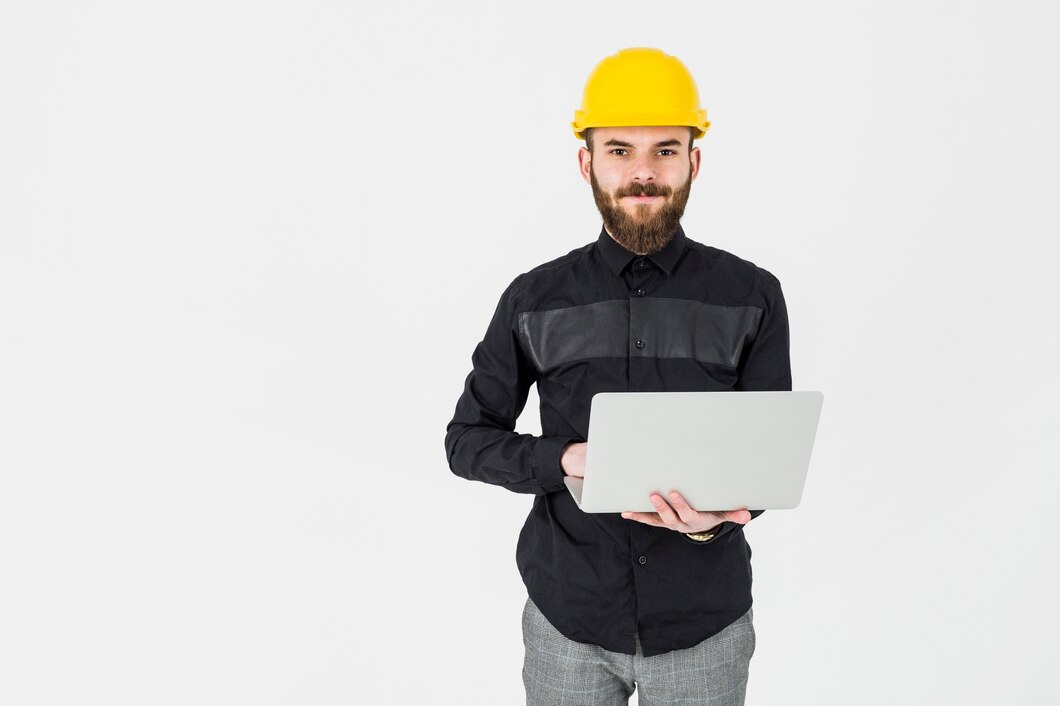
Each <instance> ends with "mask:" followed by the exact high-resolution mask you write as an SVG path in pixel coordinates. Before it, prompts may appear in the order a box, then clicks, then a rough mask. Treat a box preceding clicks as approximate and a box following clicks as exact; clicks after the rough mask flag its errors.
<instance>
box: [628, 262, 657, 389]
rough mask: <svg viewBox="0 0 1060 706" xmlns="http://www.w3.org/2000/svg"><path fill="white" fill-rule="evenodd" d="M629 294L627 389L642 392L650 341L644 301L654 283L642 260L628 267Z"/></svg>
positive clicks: (653, 272) (645, 379) (650, 268)
mask: <svg viewBox="0 0 1060 706" xmlns="http://www.w3.org/2000/svg"><path fill="white" fill-rule="evenodd" d="M630 273H631V276H630V279H629V280H628V281H629V284H630V292H629V389H630V391H639V390H644V389H645V385H646V383H647V382H648V380H649V377H648V372H649V371H648V365H649V359H650V358H651V355H652V350H653V347H652V346H653V343H654V342H653V341H651V340H650V337H649V336H648V330H649V328H648V321H647V311H646V307H645V306H644V300H645V299H646V298H647V297H648V295H649V293H650V292H651V289H652V283H653V281H654V279H655V270H654V266H653V265H652V264H651V263H650V262H649V261H648V259H647V258H645V257H638V258H636V259H635V260H633V263H632V264H631V265H630Z"/></svg>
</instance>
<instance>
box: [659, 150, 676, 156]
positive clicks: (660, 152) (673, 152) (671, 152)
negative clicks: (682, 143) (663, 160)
mask: <svg viewBox="0 0 1060 706" xmlns="http://www.w3.org/2000/svg"><path fill="white" fill-rule="evenodd" d="M664 152H669V153H670V154H663V153H664ZM659 154H661V155H663V156H664V157H669V156H670V155H672V154H677V152H675V151H674V150H659Z"/></svg>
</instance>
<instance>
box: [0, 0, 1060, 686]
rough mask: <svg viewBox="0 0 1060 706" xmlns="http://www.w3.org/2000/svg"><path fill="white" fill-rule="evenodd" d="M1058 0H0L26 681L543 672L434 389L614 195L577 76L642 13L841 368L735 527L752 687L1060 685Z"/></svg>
mask: <svg viewBox="0 0 1060 706" xmlns="http://www.w3.org/2000/svg"><path fill="white" fill-rule="evenodd" d="M384 5H385V7H384ZM1058 14H1060V13H1058V11H1057V9H1056V5H1055V4H1053V3H1049V2H1044V1H1043V2H1030V1H1024V2H1012V1H1009V2H1001V1H997V2H969V1H965V2H957V1H956V0H954V1H953V2H927V1H925V0H917V1H911V2H872V3H870V2H864V1H862V2H851V1H849V0H845V1H835V2H797V3H795V2H769V3H764V2H758V3H751V2H743V3H736V2H716V1H707V2H705V1H703V0H699V1H697V2H670V3H666V4H665V5H651V4H649V3H644V2H639V3H622V2H614V1H608V2H584V3H578V4H575V5H569V4H568V5H565V6H563V7H562V8H561V7H560V6H559V5H555V6H553V5H547V6H544V7H538V6H532V5H525V6H522V7H519V8H514V7H511V6H508V5H507V4H505V3H485V2H483V3H480V4H471V3H461V2H450V3H427V2H424V3H419V4H410V3H403V4H402V3H393V4H384V3H375V4H373V5H367V6H366V5H360V4H355V3H352V2H347V3H340V2H306V1H300V2H282V3H281V2H245V3H234V2H216V1H211V2H181V3H175V2H174V3H160V2H159V3H139V2H127V3H102V2H98V3H97V2H77V3H73V2H72V3H65V4H59V3H36V2H3V3H2V4H0V103H2V104H0V108H2V110H0V199H2V200H0V472H2V475H0V574H2V576H0V579H2V580H0V701H2V702H3V703H5V704H13V705H19V706H21V705H31V704H62V705H64V706H65V705H67V704H83V703H93V704H95V703H99V704H109V705H118V704H136V705H140V704H153V705H163V704H192V703H195V704H226V705H227V704H256V705H262V706H264V705H271V704H350V703H359V704H411V703H443V702H444V703H461V704H489V705H495V704H515V703H520V702H521V701H522V698H523V692H522V683H521V679H520V669H521V660H522V642H521V635H520V631H519V614H520V610H521V608H522V605H523V601H524V598H525V595H526V594H525V592H524V590H523V586H522V583H521V580H520V578H519V576H518V573H517V571H516V567H515V559H514V556H515V542H516V537H517V534H518V531H519V528H520V527H521V525H522V522H523V519H524V517H525V515H526V513H527V511H528V509H529V507H530V502H531V499H530V496H525V495H516V494H514V493H510V492H508V491H505V490H502V489H501V488H497V487H493V486H488V485H485V484H481V483H471V482H468V481H465V480H462V479H459V478H457V477H456V476H454V475H453V474H452V473H451V472H450V470H449V468H448V466H447V463H446V460H445V453H444V449H443V444H442V441H443V438H444V432H445V425H446V423H447V422H448V421H449V419H450V418H451V416H452V414H453V409H454V405H455V403H456V399H457V397H458V395H459V393H460V391H461V389H462V386H463V381H464V377H465V375H466V374H467V372H468V371H469V370H470V356H471V352H472V350H473V348H474V346H475V344H476V343H477V342H478V341H479V340H480V339H481V337H482V334H483V332H484V331H485V328H486V324H487V323H488V321H489V317H490V316H491V314H492V312H493V309H494V306H495V305H496V301H497V297H498V296H499V295H500V293H501V291H502V290H503V289H504V287H505V286H506V285H507V284H508V283H509V282H510V281H511V280H512V278H514V277H515V276H516V275H517V274H519V273H520V272H524V271H526V270H528V269H530V268H532V267H534V266H536V265H537V264H540V263H541V262H544V261H546V260H551V259H553V258H555V257H558V256H559V255H562V254H564V253H566V252H568V251H569V250H572V249H574V248H576V247H580V246H582V245H584V244H586V243H588V242H589V241H591V240H593V239H594V238H595V237H596V235H597V233H598V232H599V216H598V214H597V212H596V210H595V207H594V205H593V201H592V198H591V194H590V191H589V187H588V186H586V185H585V184H584V182H582V180H581V179H580V177H579V176H578V174H577V171H576V159H575V153H576V150H577V147H578V146H579V143H578V142H576V141H575V140H574V138H573V136H572V134H571V132H570V129H569V123H570V120H571V118H572V113H573V110H574V109H575V107H576V106H577V104H578V102H579V100H580V97H581V90H582V86H583V84H584V81H585V79H586V77H587V76H588V74H589V72H590V71H591V69H592V67H593V66H594V65H595V64H596V62H597V61H599V60H600V59H601V58H603V57H604V56H606V55H608V54H611V53H613V52H615V51H617V50H618V49H619V48H622V47H626V46H657V47H660V48H663V49H664V50H665V51H667V52H669V53H672V54H675V55H676V56H678V57H680V58H681V59H682V60H683V61H684V62H685V64H686V65H687V66H688V67H689V68H690V69H691V70H692V72H693V73H694V74H695V76H696V79H697V82H698V84H699V88H700V93H701V97H702V100H703V103H704V105H705V107H706V108H707V110H708V113H709V117H710V119H711V121H712V123H713V125H712V127H711V130H710V132H709V133H708V135H707V137H706V138H705V139H704V140H703V141H702V142H701V143H700V144H701V147H702V150H703V170H702V173H701V175H700V178H699V179H698V180H697V182H696V184H695V186H694V188H693V191H692V197H691V200H690V201H689V205H688V210H687V211H686V217H685V219H684V225H685V229H686V232H687V233H688V234H689V236H690V237H691V238H693V239H694V240H698V241H699V242H703V243H707V244H710V245H714V246H716V247H720V248H723V249H726V250H729V251H731V252H734V253H736V254H737V255H739V256H741V257H743V258H745V259H748V260H751V261H753V262H755V263H757V264H759V265H761V266H763V267H765V268H767V269H769V270H770V271H772V272H773V273H775V274H776V275H777V276H778V277H779V278H780V280H781V282H782V283H783V286H784V291H785V295H786V298H787V302H788V307H789V310H790V317H791V354H792V365H793V370H794V384H795V389H802V390H822V391H824V392H825V395H826V398H825V407H824V413H823V417H822V422H821V429H820V433H819V436H818V441H817V446H816V447H815V451H814V459H813V464H812V466H811V470H810V476H809V480H808V484H807V487H806V492H805V496H804V500H803V504H802V505H801V506H800V507H799V508H798V509H797V510H794V511H785V512H781V511H775V512H771V513H767V514H766V515H764V516H763V517H762V518H761V519H759V520H756V521H755V522H754V523H753V525H752V526H750V527H749V528H748V529H747V536H748V539H749V541H750V543H751V545H752V547H753V549H754V559H753V565H754V571H755V622H756V629H757V633H758V647H757V651H756V654H755V656H754V659H753V660H752V663H751V679H750V683H749V686H748V697H747V703H748V704H751V705H759V704H812V705H819V704H863V705H871V704H894V703H903V704H961V705H964V704H994V703H1019V704H1047V703H1057V702H1058V700H1060V687H1058V686H1057V680H1056V678H1055V662H1056V660H1057V658H1058V657H1060V654H1058V649H1057V642H1056V637H1055V634H1056V632H1057V630H1058V629H1060V608H1058V603H1057V600H1056V597H1055V596H1056V593H1057V591H1058V590H1060V579H1058V576H1057V558H1056V554H1057V539H1058V531H1057V529H1056V522H1055V521H1054V519H1053V517H1052V516H1051V515H1050V512H1052V510H1053V508H1054V507H1055V502H1056V498H1057V495H1058V491H1060V482H1058V480H1057V470H1058V468H1060V452H1058V448H1057V423H1058V421H1060V419H1058V417H1060V415H1058V412H1057V395H1058V393H1060V375H1058V373H1057V368H1056V363H1055V360H1056V357H1057V355H1058V354H1060V350H1058V345H1057V324H1058V316H1057V304H1058V297H1057V293H1056V291H1057V290H1056V278H1057V263H1056V258H1057V255H1058V253H1060V248H1058V247H1057V242H1056V241H1057V237H1058V235H1060V228H1058V226H1060V222H1058V221H1060V218H1058V215H1057V210H1056V206H1055V199H1056V195H1057V186H1058V179H1057V164H1058V158H1060V154H1058V152H1060V150H1058V138H1057V130H1058V127H1057V126H1058V124H1060V100H1058V97H1057V91H1056V71H1055V69H1056V66H1057V65H1058V64H1060V51H1058V50H1057V49H1056V44H1055V39H1056V31H1057V19H1058ZM536 401H537V400H536V397H535V396H534V395H533V394H532V395H531V400H530V402H529V404H528V406H527V410H526V413H525V414H524V416H523V418H522V419H521V420H520V427H519V429H520V431H526V432H531V433H540V427H539V422H538V415H537V410H536Z"/></svg>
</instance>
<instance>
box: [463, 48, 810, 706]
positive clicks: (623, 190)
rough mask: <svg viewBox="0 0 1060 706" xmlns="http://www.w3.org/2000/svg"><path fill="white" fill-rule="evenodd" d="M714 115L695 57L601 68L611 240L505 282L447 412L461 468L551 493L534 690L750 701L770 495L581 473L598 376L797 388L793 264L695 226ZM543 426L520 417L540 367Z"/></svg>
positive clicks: (617, 382)
mask: <svg viewBox="0 0 1060 706" xmlns="http://www.w3.org/2000/svg"><path fill="white" fill-rule="evenodd" d="M709 125H710V123H709V122H708V121H707V119H706V112H705V111H704V110H702V109H701V108H700V107H699V96H698V91H697V89H696V86H695V83H694V81H693V79H692V76H691V75H690V74H689V73H688V71H687V69H686V68H685V67H684V65H683V64H682V63H681V62H680V61H679V60H678V59H676V58H675V57H672V56H668V55H666V54H664V53H663V52H661V51H659V50H655V49H639V48H638V49H626V50H623V51H620V52H618V53H617V54H615V55H613V56H610V57H607V58H605V59H604V60H603V61H602V62H600V64H599V65H598V66H597V67H596V69H595V70H594V72H593V74H592V75H591V76H590V78H589V80H588V82H587V84H586V87H585V92H584V95H583V100H582V108H581V110H578V111H576V112H575V120H574V123H573V127H574V133H575V136H576V137H578V138H579V139H584V140H585V142H586V146H585V147H583V148H581V149H579V152H578V163H579V167H580V169H581V174H582V177H584V179H585V180H586V181H587V182H588V183H589V184H590V186H591V187H592V192H593V196H594V198H595V200H596V205H597V207H598V208H599V210H600V214H601V216H602V217H603V229H602V230H601V232H600V234H599V237H598V238H597V239H596V241H595V242H592V243H590V244H588V245H585V246H584V247H581V248H578V249H576V250H572V251H571V252H569V253H568V254H566V255H564V256H563V257H560V258H558V259H556V260H553V261H551V262H548V263H545V264H543V265H541V266H539V267H536V268H534V269H533V270H530V271H529V272H527V273H524V274H522V275H519V276H518V277H516V278H515V280H514V281H513V282H512V283H511V284H510V285H509V286H508V288H507V289H506V290H505V291H504V293H503V294H502V295H501V298H500V302H499V304H498V306H497V309H496V311H495V313H494V316H493V319H492V321H491V322H490V324H489V327H488V329H487V331H486V335H485V337H484V339H483V340H482V342H481V343H479V345H478V346H477V347H476V349H475V351H474V353H473V355H472V364H473V369H472V371H471V373H470V374H469V375H468V377H467V379H466V381H465V385H464V391H463V394H462V395H461V397H460V399H459V401H458V402H457V405H456V413H455V416H454V417H453V420H452V421H451V422H450V423H449V425H448V427H447V433H446V438H445V448H446V454H447V457H448V460H449V465H450V468H451V469H452V471H453V472H454V473H456V474H457V475H460V476H463V477H466V478H469V479H473V480H480V481H484V482H487V483H493V484H496V485H501V486H504V487H506V488H508V489H509V490H512V491H515V492H521V493H533V494H534V495H535V496H536V497H535V498H534V504H533V508H532V509H531V511H530V514H529V516H528V517H527V519H526V523H525V524H524V526H523V529H522V533H521V534H520V537H519V544H518V548H517V552H516V559H517V564H518V567H519V571H520V573H521V575H522V577H523V581H524V583H525V584H526V588H527V592H528V594H529V596H528V599H527V602H526V606H525V608H524V612H523V638H524V644H525V646H526V653H525V661H524V667H523V681H524V685H525V687H526V693H527V703H528V704H541V705H546V704H547V705H548V706H558V705H560V704H591V705H592V706H599V705H601V704H625V703H627V702H628V697H629V696H630V694H631V693H632V692H633V690H634V687H636V688H638V689H639V692H638V693H639V699H640V703H641V704H643V705H644V706H647V705H648V704H663V703H665V704H692V703H695V704H742V703H743V702H744V695H745V690H746V682H747V675H748V665H749V662H750V659H751V655H752V654H753V652H754V645H755V634H754V627H753V624H752V611H751V602H752V600H751V565H750V558H751V550H750V548H749V546H748V544H747V541H746V539H745V538H744V532H743V525H744V524H746V523H747V522H748V521H750V520H751V519H752V517H757V516H758V515H759V514H761V511H751V512H749V511H747V510H735V511H734V510H729V511H726V510H721V509H719V510H713V511H699V510H698V509H693V508H691V507H689V505H688V504H687V503H686V502H685V501H684V500H683V499H682V498H681V496H680V494H679V493H677V492H674V493H667V497H665V498H664V497H661V496H659V495H653V496H652V498H651V499H652V502H653V503H654V507H655V508H656V509H657V512H654V513H640V512H631V513H621V514H588V513H584V512H582V511H581V510H580V509H578V507H577V505H576V504H575V503H574V500H573V498H572V497H571V495H570V493H569V492H568V491H567V489H566V487H565V486H564V483H563V477H564V475H565V474H566V475H573V476H581V475H582V473H583V469H584V465H585V453H586V448H587V444H586V442H585V439H586V436H587V430H588V424H589V403H590V399H591V398H592V396H593V395H594V394H595V393H597V392H612V391H679V390H790V389H791V371H790V362H789V356H788V321H787V311H786V308H785V304H784V297H783V294H782V293H781V288H780V284H779V282H778V281H777V279H776V278H775V277H774V276H773V275H772V274H770V273H769V272H767V271H766V270H764V269H762V268H760V267H757V266H755V265H754V264H752V263H750V262H747V261H744V260H741V259H739V258H737V257H736V256H734V255H731V254H729V253H727V252H724V251H722V250H718V249H716V248H712V247H708V246H706V245H702V244H700V243H698V242H696V241H694V240H692V239H690V238H688V237H686V235H685V233H684V230H683V229H682V228H681V225H680V219H681V216H682V214H683V212H684V207H685V202H686V200H687V199H688V196H689V193H690V189H691V185H692V182H693V181H694V180H695V178H696V176H697V174H698V173H699V167H700V158H701V155H700V151H699V148H698V147H695V146H694V144H693V142H694V140H695V139H698V138H701V137H703V136H704V134H705V132H706V130H707V128H708V127H709ZM535 383H536V384H537V387H538V393H539V397H540V400H541V428H542V435H541V436H540V437H535V436H532V435H529V434H518V433H516V432H515V431H514V429H515V422H516V419H517V418H518V416H519V414H520V413H521V411H522V409H523V407H524V405H525V404H526V398H527V394H528V390H529V387H530V385H532V384H535Z"/></svg>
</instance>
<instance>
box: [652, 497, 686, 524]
mask: <svg viewBox="0 0 1060 706" xmlns="http://www.w3.org/2000/svg"><path fill="white" fill-rule="evenodd" d="M651 504H652V505H654V506H655V511H656V512H658V513H659V519H661V520H662V521H663V522H665V523H666V526H667V527H670V528H671V529H673V528H676V527H679V526H681V525H682V524H683V522H682V521H681V518H680V517H678V516H677V514H676V513H674V510H673V508H672V507H670V506H669V505H667V504H666V501H665V500H663V497H662V496H661V495H658V494H656V493H653V494H652V496H651Z"/></svg>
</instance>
